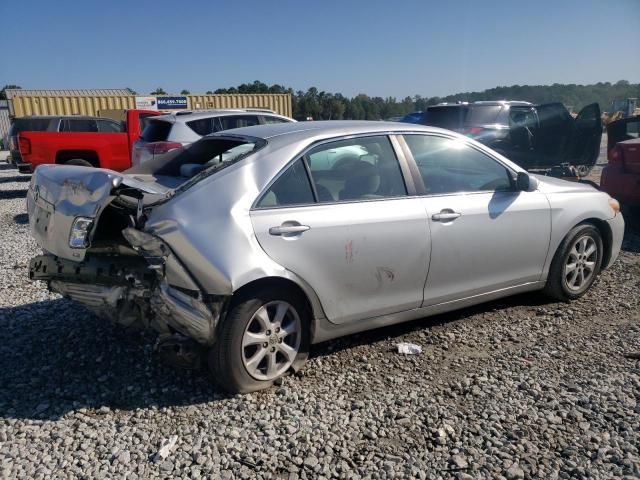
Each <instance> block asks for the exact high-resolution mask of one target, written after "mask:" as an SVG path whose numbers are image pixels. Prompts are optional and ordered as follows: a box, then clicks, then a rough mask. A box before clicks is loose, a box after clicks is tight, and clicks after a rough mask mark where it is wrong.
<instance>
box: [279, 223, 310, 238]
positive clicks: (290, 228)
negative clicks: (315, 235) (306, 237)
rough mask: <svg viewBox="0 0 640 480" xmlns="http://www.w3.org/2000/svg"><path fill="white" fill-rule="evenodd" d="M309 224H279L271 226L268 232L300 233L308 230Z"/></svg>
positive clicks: (281, 233)
mask: <svg viewBox="0 0 640 480" xmlns="http://www.w3.org/2000/svg"><path fill="white" fill-rule="evenodd" d="M310 228H311V227H310V226H309V225H280V226H279V227H271V228H270V229H269V233H270V234H271V235H283V236H287V235H291V234H296V233H302V232H306V231H307V230H309V229H310Z"/></svg>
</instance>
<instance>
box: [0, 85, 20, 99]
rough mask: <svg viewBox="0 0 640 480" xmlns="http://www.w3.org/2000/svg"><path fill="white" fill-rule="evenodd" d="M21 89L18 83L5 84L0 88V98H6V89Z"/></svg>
mask: <svg viewBox="0 0 640 480" xmlns="http://www.w3.org/2000/svg"><path fill="white" fill-rule="evenodd" d="M18 88H19V89H22V87H21V86H20V85H5V86H4V87H2V90H0V100H6V99H7V92H6V90H12V89H18Z"/></svg>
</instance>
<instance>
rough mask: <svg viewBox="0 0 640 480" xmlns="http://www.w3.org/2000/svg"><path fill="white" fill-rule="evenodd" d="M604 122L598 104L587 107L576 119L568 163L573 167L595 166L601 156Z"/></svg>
mask: <svg viewBox="0 0 640 480" xmlns="http://www.w3.org/2000/svg"><path fill="white" fill-rule="evenodd" d="M601 140H602V120H601V119H600V106H599V105H598V104H597V103H592V104H591V105H587V106H586V107H584V108H583V109H582V110H580V113H578V116H577V117H576V118H575V122H574V128H573V136H572V138H571V148H570V150H569V157H568V158H567V161H568V162H569V163H571V164H572V165H588V166H592V165H595V163H596V160H597V159H598V155H600V141H601Z"/></svg>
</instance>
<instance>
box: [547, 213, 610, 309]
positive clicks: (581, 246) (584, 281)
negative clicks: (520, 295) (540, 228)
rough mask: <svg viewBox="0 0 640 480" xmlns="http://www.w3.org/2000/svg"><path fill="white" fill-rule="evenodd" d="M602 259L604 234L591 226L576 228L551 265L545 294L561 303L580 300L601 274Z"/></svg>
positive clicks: (565, 240) (559, 249)
mask: <svg viewBox="0 0 640 480" xmlns="http://www.w3.org/2000/svg"><path fill="white" fill-rule="evenodd" d="M602 256H603V247H602V236H601V235H600V231H599V230H598V229H597V228H596V227H595V226H593V225H591V224H582V225H578V226H576V227H574V228H573V229H572V230H571V231H570V232H569V234H568V235H567V236H566V237H565V238H564V240H563V241H562V243H561V244H560V246H559V247H558V250H557V251H556V254H555V256H554V258H553V261H552V262H551V268H550V269H549V277H548V278H547V284H546V286H545V292H546V293H547V294H548V295H550V296H552V297H554V298H557V299H559V300H574V299H576V298H580V297H581V296H582V295H584V294H585V292H586V291H587V290H588V289H589V287H591V285H592V284H593V282H594V281H595V279H596V276H597V275H598V273H599V272H600V266H601V265H602Z"/></svg>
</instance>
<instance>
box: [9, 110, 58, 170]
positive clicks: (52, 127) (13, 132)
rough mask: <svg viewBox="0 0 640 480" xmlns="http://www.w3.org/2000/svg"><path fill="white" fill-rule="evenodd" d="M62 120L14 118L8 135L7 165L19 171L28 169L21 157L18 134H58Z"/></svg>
mask: <svg viewBox="0 0 640 480" xmlns="http://www.w3.org/2000/svg"><path fill="white" fill-rule="evenodd" d="M61 118H63V117H61V116H49V115H46V116H40V115H33V116H28V117H19V118H14V119H13V120H12V122H11V126H10V127H9V132H8V135H7V137H8V140H9V144H8V150H9V156H8V157H7V163H9V164H11V165H14V166H15V167H17V168H18V169H23V170H25V169H28V168H29V165H28V164H25V162H23V160H22V156H21V155H20V148H19V145H18V134H19V133H20V132H56V131H58V127H59V125H60V119H61Z"/></svg>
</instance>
